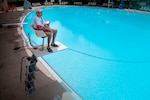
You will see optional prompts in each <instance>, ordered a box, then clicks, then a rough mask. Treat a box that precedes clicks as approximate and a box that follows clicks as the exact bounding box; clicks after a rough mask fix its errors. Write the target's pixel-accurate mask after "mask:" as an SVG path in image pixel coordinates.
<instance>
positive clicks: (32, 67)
mask: <svg viewBox="0 0 150 100" xmlns="http://www.w3.org/2000/svg"><path fill="white" fill-rule="evenodd" d="M24 58H25V57H23V58H22V59H21V70H20V82H21V83H23V82H22V63H23V59H24ZM26 58H27V60H28V64H27V65H26V72H25V81H24V82H25V91H26V92H27V95H28V96H30V95H33V94H34V93H35V85H34V81H35V79H36V77H35V72H36V63H37V59H36V57H35V56H34V55H32V57H26Z"/></svg>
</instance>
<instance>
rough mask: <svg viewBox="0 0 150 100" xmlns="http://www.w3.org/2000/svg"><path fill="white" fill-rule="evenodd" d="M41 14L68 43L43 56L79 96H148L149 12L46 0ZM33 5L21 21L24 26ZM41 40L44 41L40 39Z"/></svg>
mask: <svg viewBox="0 0 150 100" xmlns="http://www.w3.org/2000/svg"><path fill="white" fill-rule="evenodd" d="M43 10H44V12H43V15H44V18H45V19H47V20H50V21H51V27H54V28H56V29H58V35H57V38H56V41H59V42H61V43H63V44H65V45H66V46H67V47H68V49H66V50H63V51H59V52H56V53H53V54H49V55H45V56H43V59H44V60H45V61H46V62H47V63H48V64H49V65H50V66H52V68H53V70H54V71H55V72H56V73H57V74H58V75H59V76H60V77H61V78H62V79H63V80H64V81H65V82H66V83H67V84H68V85H69V86H70V87H71V88H72V89H73V90H74V91H76V93H77V94H79V95H80V96H81V98H83V99H84V100H148V99H150V95H149V94H150V91H149V90H150V85H149V84H150V74H149V70H150V67H149V66H150V52H149V51H150V47H149V43H150V27H149V26H150V25H149V23H150V14H144V13H140V12H127V11H123V10H114V9H104V8H96V7H83V6H82V7H77V6H52V7H45V8H43ZM34 16H35V11H33V12H31V13H30V14H28V16H27V17H26V18H25V20H24V22H28V24H25V25H24V26H23V27H24V31H25V33H30V36H31V40H32V43H33V44H34V45H39V44H40V43H41V40H42V39H40V38H38V37H36V36H35V33H34V32H33V31H32V29H31V28H30V25H31V24H32V23H33V18H34ZM45 44H46V41H45Z"/></svg>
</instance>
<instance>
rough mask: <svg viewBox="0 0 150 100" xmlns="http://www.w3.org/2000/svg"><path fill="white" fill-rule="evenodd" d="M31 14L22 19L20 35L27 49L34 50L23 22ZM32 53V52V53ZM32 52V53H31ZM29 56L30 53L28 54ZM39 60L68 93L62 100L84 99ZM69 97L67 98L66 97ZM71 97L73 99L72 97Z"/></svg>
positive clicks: (40, 58) (42, 60)
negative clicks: (67, 99)
mask: <svg viewBox="0 0 150 100" xmlns="http://www.w3.org/2000/svg"><path fill="white" fill-rule="evenodd" d="M29 13H30V12H28V13H27V14H26V15H24V16H23V18H22V21H21V25H20V24H19V25H20V29H21V32H20V34H21V36H22V39H23V40H24V44H25V46H26V47H27V48H32V46H31V45H30V43H29V39H28V37H27V36H26V34H25V32H24V29H23V24H24V23H23V22H24V20H25V18H26V16H27V15H28V14H29ZM26 24H28V23H26ZM26 52H29V51H28V50H26ZM31 52H32V51H31ZM31 52H30V53H31ZM28 54H29V53H28ZM37 59H38V61H40V62H41V63H42V65H43V67H44V68H45V69H46V70H47V71H48V72H49V74H50V75H51V76H53V77H54V78H55V79H56V80H57V81H58V82H59V84H60V85H61V86H62V87H63V88H64V89H65V90H66V91H67V92H66V93H65V94H64V95H63V96H62V100H66V99H65V98H68V95H69V98H71V99H69V100H82V98H81V97H80V96H79V95H78V94H77V93H76V92H75V91H73V90H72V89H71V88H70V87H69V86H68V85H67V84H66V83H65V82H64V81H63V80H62V79H61V78H60V77H59V75H57V73H56V72H55V71H54V70H53V69H52V68H51V66H50V65H48V64H47V63H46V62H45V61H44V59H43V58H42V57H41V56H39V57H37ZM66 96H67V97H66ZM70 96H71V97H70Z"/></svg>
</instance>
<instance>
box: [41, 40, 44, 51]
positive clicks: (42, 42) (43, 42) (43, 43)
mask: <svg viewBox="0 0 150 100" xmlns="http://www.w3.org/2000/svg"><path fill="white" fill-rule="evenodd" d="M42 38H43V42H42V48H41V51H43V50H44V37H42Z"/></svg>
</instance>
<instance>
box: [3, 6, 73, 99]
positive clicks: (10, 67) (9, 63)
mask: <svg viewBox="0 0 150 100" xmlns="http://www.w3.org/2000/svg"><path fill="white" fill-rule="evenodd" d="M25 14H27V11H23V10H20V8H19V9H18V10H17V11H13V12H12V11H9V12H0V25H6V24H11V23H20V22H21V19H22V17H23V16H24V15H25ZM18 29H20V27H19V26H18V27H17V26H10V27H0V47H1V48H0V100H59V99H56V98H55V97H57V96H58V95H59V96H60V97H61V98H62V100H72V99H71V97H70V96H68V95H67V96H66V94H67V93H66V90H65V89H64V88H63V87H62V86H61V85H60V84H59V83H58V81H56V80H55V79H54V78H53V77H52V76H51V75H49V72H48V71H47V70H46V69H45V68H44V66H43V65H42V64H41V63H40V62H38V63H37V67H38V69H39V70H38V71H37V72H36V80H35V82H34V83H35V89H36V90H35V93H34V94H33V95H30V96H28V95H26V94H27V92H26V91H25V85H24V81H25V71H26V67H25V66H26V65H27V63H28V61H27V59H24V60H23V72H22V73H23V74H22V83H21V82H20V69H21V59H22V57H24V56H31V55H32V54H31V52H30V51H29V49H27V48H26V47H25V43H24V40H23V38H22V34H21V33H19V32H18ZM17 48H18V49H17Z"/></svg>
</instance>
